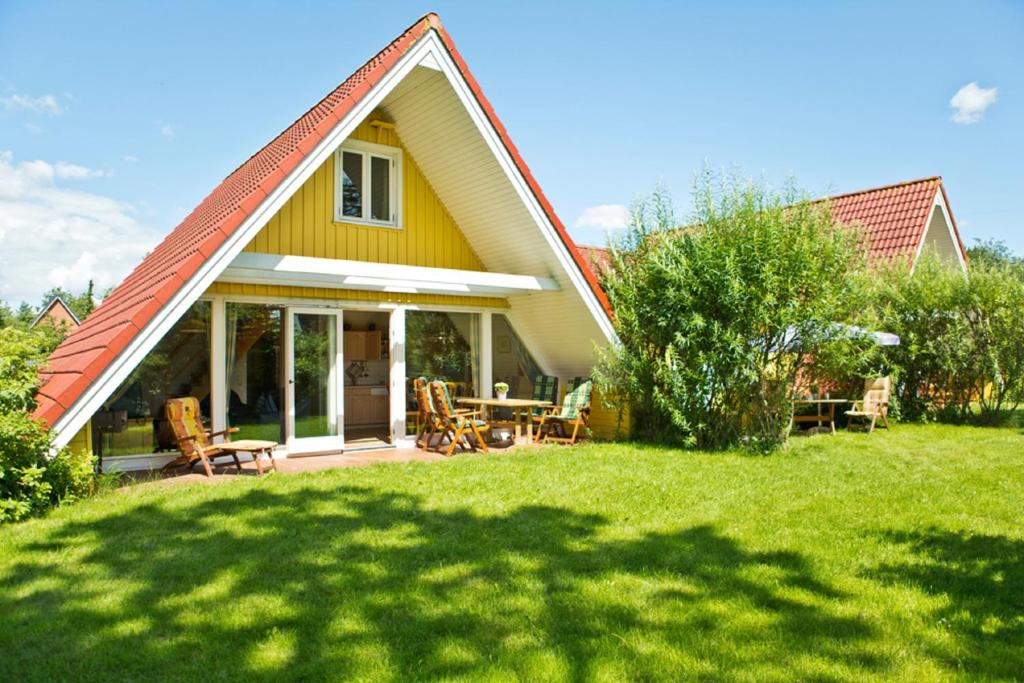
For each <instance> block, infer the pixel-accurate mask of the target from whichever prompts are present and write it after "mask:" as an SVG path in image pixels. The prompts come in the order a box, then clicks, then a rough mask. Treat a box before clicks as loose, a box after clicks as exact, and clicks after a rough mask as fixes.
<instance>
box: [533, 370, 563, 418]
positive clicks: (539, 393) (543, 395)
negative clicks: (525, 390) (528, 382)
mask: <svg viewBox="0 0 1024 683" xmlns="http://www.w3.org/2000/svg"><path fill="white" fill-rule="evenodd" d="M533 400H534V401H549V402H550V403H554V402H555V401H557V400H558V378H557V377H552V376H551V375H537V376H536V377H534V378H533ZM530 412H532V413H533V414H534V415H537V416H540V415H543V414H544V409H543V408H533V409H532V410H531V411H530Z"/></svg>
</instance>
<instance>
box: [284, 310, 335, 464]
mask: <svg viewBox="0 0 1024 683" xmlns="http://www.w3.org/2000/svg"><path fill="white" fill-rule="evenodd" d="M286 317H287V324H288V329H289V331H290V334H289V335H288V339H287V344H286V346H287V348H286V352H287V359H288V363H287V368H286V370H287V374H288V390H287V392H286V400H287V408H288V410H287V425H286V426H287V434H288V439H287V443H288V452H289V454H294V453H317V452H326V451H340V450H341V449H342V446H343V444H344V441H343V434H342V424H343V419H342V405H343V403H342V400H341V382H340V378H339V376H338V375H339V372H338V371H339V368H340V367H341V357H340V345H339V344H338V340H339V339H340V337H341V334H340V329H341V313H340V312H335V311H330V312H326V311H324V310H323V309H300V308H289V309H287V316H286Z"/></svg>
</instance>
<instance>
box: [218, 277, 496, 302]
mask: <svg viewBox="0 0 1024 683" xmlns="http://www.w3.org/2000/svg"><path fill="white" fill-rule="evenodd" d="M206 293H207V294H208V295H213V294H220V295H227V296H258V297H266V298H268V299H271V300H273V299H280V300H284V299H289V298H291V299H328V300H331V301H356V302H358V301H367V302H389V303H402V304H423V305H431V306H478V307H481V308H508V300H506V299H499V298H491V297H482V296H451V295H447V294H406V293H402V292H374V291H367V290H361V289H329V288H326V287H290V286H287V285H249V284H239V283H235V282H214V283H213V284H212V285H210V287H209V289H207V290H206Z"/></svg>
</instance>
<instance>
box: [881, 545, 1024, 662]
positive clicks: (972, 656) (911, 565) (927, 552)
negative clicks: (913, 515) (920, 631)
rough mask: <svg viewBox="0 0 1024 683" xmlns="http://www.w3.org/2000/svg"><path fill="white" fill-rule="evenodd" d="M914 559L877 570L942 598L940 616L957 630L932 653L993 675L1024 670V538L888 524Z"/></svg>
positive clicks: (938, 618) (940, 620) (949, 627)
mask: <svg viewBox="0 0 1024 683" xmlns="http://www.w3.org/2000/svg"><path fill="white" fill-rule="evenodd" d="M882 536H883V538H884V539H885V540H886V541H887V542H889V543H893V544H897V545H900V546H903V547H904V548H905V550H906V551H907V555H908V557H907V559H906V560H905V561H902V562H894V563H888V564H884V565H881V566H880V567H878V568H877V569H876V570H874V571H873V572H872V578H875V579H882V580H884V581H886V582H892V583H900V584H910V585H912V586H913V587H914V588H916V589H917V590H920V591H922V592H924V593H927V594H930V595H932V596H936V597H939V598H941V602H942V603H943V604H942V606H940V607H938V608H937V609H936V610H935V612H934V614H933V617H934V620H935V622H937V623H938V624H939V625H941V626H942V627H943V628H944V629H947V630H949V631H951V632H952V633H953V635H954V636H955V638H954V640H953V647H952V648H943V647H933V648H932V650H933V651H932V652H931V653H930V654H931V655H932V656H933V657H934V658H935V659H937V660H938V661H942V662H944V663H945V664H946V665H947V666H949V667H950V668H952V669H954V670H960V671H964V672H969V673H970V674H971V675H974V676H978V677H981V678H985V679H1005V680H1017V679H1018V678H1020V676H1021V675H1022V674H1024V541H1021V540H1017V539H1011V538H1007V537H1006V536H997V535H988V534H963V533H956V532H951V531H947V530H945V529H926V530H923V531H918V530H914V531H888V532H885V533H884V534H882Z"/></svg>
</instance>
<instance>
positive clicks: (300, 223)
mask: <svg viewBox="0 0 1024 683" xmlns="http://www.w3.org/2000/svg"><path fill="white" fill-rule="evenodd" d="M372 119H373V116H372V115H371V116H370V117H369V120H372ZM351 139H356V140H362V141H364V142H374V143H378V144H382V145H389V146H391V147H401V148H402V152H403V154H402V157H403V158H402V195H403V199H402V228H401V229H400V230H397V229H394V228H378V227H372V226H367V225H356V224H351V223H336V222H334V155H331V157H330V158H329V159H328V160H327V161H326V162H324V163H323V165H321V166H320V168H318V169H317V170H316V171H315V172H314V173H313V176H312V177H311V178H310V179H309V180H307V181H306V183H305V184H304V185H303V186H302V187H301V188H299V190H298V191H297V192H296V193H295V194H294V195H293V196H292V198H291V199H289V200H288V203H287V204H285V205H284V206H283V207H281V210H280V211H278V213H277V214H276V215H275V216H274V217H273V218H271V219H270V221H269V222H268V223H267V225H266V226H264V228H263V229H262V230H261V231H260V232H259V234H258V235H257V236H256V237H255V238H254V239H253V241H252V242H251V243H250V244H249V245H248V246H247V247H246V249H245V250H246V251H251V252H257V253H262V254H282V255H294V256H313V257H319V258H332V259H347V260H353V261H370V262H373V263H398V264H403V265H410V266H427V267H433V268H454V269H459V270H484V267H483V264H482V263H481V261H480V259H479V257H478V256H477V255H476V253H475V252H474V251H473V248H472V246H470V244H469V242H468V241H467V240H466V238H465V237H464V236H463V234H462V231H460V230H459V228H458V226H457V225H456V224H455V221H454V220H452V217H451V216H450V215H449V213H448V211H447V209H445V207H444V204H442V203H441V200H440V199H438V197H437V195H436V194H435V193H434V190H433V188H432V187H431V186H430V183H428V182H427V179H426V178H425V177H424V175H423V172H422V171H420V168H419V166H418V165H417V164H416V161H415V160H414V159H413V158H412V155H410V154H409V152H408V150H406V149H405V148H404V147H403V146H402V142H401V140H399V138H398V134H397V133H396V132H395V131H394V130H390V129H384V128H381V129H380V131H379V133H378V129H377V128H375V127H373V126H371V125H370V124H369V123H368V122H366V121H364V122H363V123H362V124H361V125H360V126H359V128H358V129H356V131H355V132H354V133H353V134H352V136H351Z"/></svg>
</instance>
